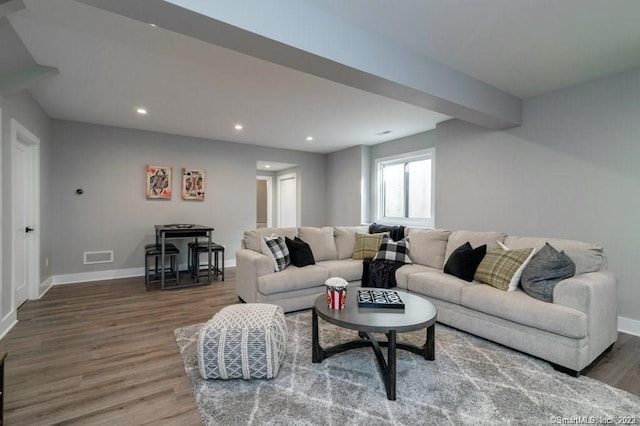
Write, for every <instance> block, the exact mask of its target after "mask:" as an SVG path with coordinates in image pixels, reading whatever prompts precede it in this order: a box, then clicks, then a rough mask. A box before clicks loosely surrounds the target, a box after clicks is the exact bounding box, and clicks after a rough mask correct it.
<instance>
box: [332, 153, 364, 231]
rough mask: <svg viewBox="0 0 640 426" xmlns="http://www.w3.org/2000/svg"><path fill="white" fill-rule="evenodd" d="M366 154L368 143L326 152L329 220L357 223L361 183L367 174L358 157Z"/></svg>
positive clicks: (335, 222) (341, 223)
mask: <svg viewBox="0 0 640 426" xmlns="http://www.w3.org/2000/svg"><path fill="white" fill-rule="evenodd" d="M368 154H369V147H365V146H354V147H353V148H348V149H345V150H342V151H337V152H334V153H331V154H329V155H327V202H328V203H327V216H328V218H329V223H330V224H332V225H335V226H340V225H358V224H360V223H361V222H362V219H363V217H362V208H363V203H365V202H366V199H365V198H364V196H365V193H363V191H362V188H361V186H362V181H363V179H366V178H367V176H368V170H366V169H363V161H362V159H363V158H366V159H367V161H368ZM365 188H368V185H367V186H365Z"/></svg>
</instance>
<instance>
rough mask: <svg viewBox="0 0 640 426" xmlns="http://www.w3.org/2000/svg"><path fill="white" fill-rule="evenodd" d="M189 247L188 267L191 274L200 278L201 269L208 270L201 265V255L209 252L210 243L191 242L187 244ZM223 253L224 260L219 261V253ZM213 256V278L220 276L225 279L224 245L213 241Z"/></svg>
mask: <svg viewBox="0 0 640 426" xmlns="http://www.w3.org/2000/svg"><path fill="white" fill-rule="evenodd" d="M187 246H188V248H189V254H188V258H187V262H188V269H189V271H190V272H191V275H194V276H196V277H197V278H200V271H203V270H204V271H206V270H207V268H206V267H205V268H202V267H200V255H201V254H202V253H207V250H208V249H209V244H208V243H206V242H205V243H202V242H201V243H198V242H194V243H189V244H187ZM219 254H220V255H221V257H222V261H221V262H219V261H218V255H219ZM211 256H213V265H212V267H211V271H212V272H213V279H216V278H217V277H218V276H220V277H221V278H222V281H224V246H222V245H220V244H216V243H211Z"/></svg>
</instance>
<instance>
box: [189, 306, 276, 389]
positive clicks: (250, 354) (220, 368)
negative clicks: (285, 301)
mask: <svg viewBox="0 0 640 426" xmlns="http://www.w3.org/2000/svg"><path fill="white" fill-rule="evenodd" d="M286 351H287V323H286V322H285V319H284V312H283V311H282V308H281V307H280V306H276V305H269V304H265V303H245V304H240V305H231V306H226V307H224V308H222V310H221V311H220V312H218V313H217V314H215V315H214V316H213V318H212V319H211V320H209V321H208V322H207V323H206V324H205V325H204V326H203V327H202V329H201V330H200V333H199V334H198V369H199V370H200V376H202V378H203V379H271V378H273V377H275V376H276V375H277V374H278V369H279V368H280V365H281V364H282V361H283V359H284V356H285V353H286Z"/></svg>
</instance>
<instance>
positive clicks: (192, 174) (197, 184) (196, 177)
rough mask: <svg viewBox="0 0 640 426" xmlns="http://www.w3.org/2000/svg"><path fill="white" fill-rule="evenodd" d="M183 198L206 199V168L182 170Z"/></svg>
mask: <svg viewBox="0 0 640 426" xmlns="http://www.w3.org/2000/svg"><path fill="white" fill-rule="evenodd" d="M182 198H183V199H185V200H199V201H203V200H204V170H203V169H190V168H186V167H185V168H184V169H183V170H182Z"/></svg>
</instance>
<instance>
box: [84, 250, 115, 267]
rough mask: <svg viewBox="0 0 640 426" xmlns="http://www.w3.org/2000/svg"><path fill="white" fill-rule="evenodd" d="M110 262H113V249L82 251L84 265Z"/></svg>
mask: <svg viewBox="0 0 640 426" xmlns="http://www.w3.org/2000/svg"><path fill="white" fill-rule="evenodd" d="M111 262H113V250H103V251H85V252H84V264H85V265H93V264H94V263H111Z"/></svg>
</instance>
